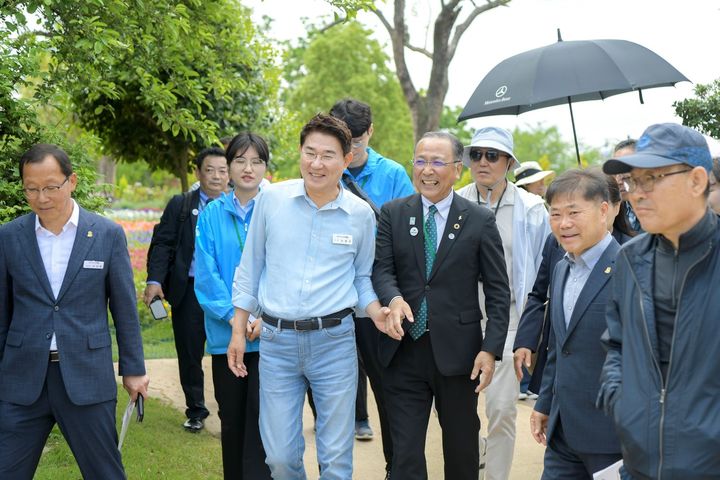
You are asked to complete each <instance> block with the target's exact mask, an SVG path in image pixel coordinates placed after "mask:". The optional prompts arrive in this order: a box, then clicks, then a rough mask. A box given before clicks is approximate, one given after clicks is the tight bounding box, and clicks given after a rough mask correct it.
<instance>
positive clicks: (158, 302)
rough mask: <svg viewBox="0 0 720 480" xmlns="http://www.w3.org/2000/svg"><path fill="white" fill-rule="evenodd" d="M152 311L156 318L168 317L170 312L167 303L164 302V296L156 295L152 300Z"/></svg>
mask: <svg viewBox="0 0 720 480" xmlns="http://www.w3.org/2000/svg"><path fill="white" fill-rule="evenodd" d="M150 313H152V316H153V318H154V319H155V320H160V319H163V318H167V316H168V313H167V310H165V305H164V304H163V301H162V298H160V297H159V296H157V295H155V297H154V298H153V299H152V301H151V302H150Z"/></svg>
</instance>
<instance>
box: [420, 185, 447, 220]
mask: <svg viewBox="0 0 720 480" xmlns="http://www.w3.org/2000/svg"><path fill="white" fill-rule="evenodd" d="M420 199H421V201H422V204H423V207H424V208H425V209H428V208H430V205H435V208H437V210H438V213H439V214H440V216H441V217H442V218H447V217H448V215H449V214H450V205H452V201H453V190H452V189H450V193H448V195H447V197H445V198H443V199H442V200H440V201H439V202H437V203H432V202H431V201H430V200H428V199H427V198H425V197H424V196H422V195H420ZM423 216H424V215H423Z"/></svg>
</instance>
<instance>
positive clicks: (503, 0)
mask: <svg viewBox="0 0 720 480" xmlns="http://www.w3.org/2000/svg"><path fill="white" fill-rule="evenodd" d="M405 3H406V2H405V0H394V1H393V2H392V4H393V6H394V10H393V22H392V23H391V22H390V21H389V20H388V19H387V18H386V17H385V15H384V14H383V13H382V11H380V10H379V9H377V8H376V9H374V10H373V12H374V13H375V15H377V17H378V18H379V19H380V22H382V24H383V26H384V27H385V29H386V30H387V31H388V33H389V34H390V40H391V41H392V47H393V57H394V59H395V70H396V73H397V76H398V79H399V81H400V85H401V87H402V91H403V94H404V96H405V100H406V101H407V104H408V107H409V108H410V112H411V113H412V120H413V128H414V131H415V139H416V140H417V139H419V138H420V136H422V134H423V133H425V132H427V131H430V130H437V128H438V125H439V122H440V117H441V114H442V109H443V102H444V101H445V95H446V94H447V91H448V86H449V80H448V68H449V66H450V62H451V61H452V59H453V57H454V56H455V51H456V49H457V46H458V44H459V43H460V39H461V38H462V36H463V34H464V33H465V32H466V31H467V29H468V27H469V26H470V25H471V24H472V23H473V22H474V21H475V19H476V18H477V17H478V16H479V15H480V14H482V13H485V12H487V11H489V10H492V9H494V8H496V7H499V6H502V5H507V4H508V3H510V0H486V1H485V2H484V3H482V4H481V5H476V3H475V1H473V0H469V1H463V0H445V1H442V2H440V4H441V9H440V13H439V14H438V16H437V17H436V18H435V23H434V28H433V50H432V51H429V50H428V49H426V48H423V47H418V46H416V45H413V44H412V43H410V34H409V32H408V27H407V23H406V21H405ZM466 6H469V8H468V9H465V7H466ZM464 9H465V11H466V12H467V15H465V16H462V19H461V13H463V10H464ZM458 22H459V23H458ZM406 50H410V51H413V52H417V53H420V54H422V55H424V56H426V57H427V58H428V59H430V60H431V61H432V66H431V68H430V81H429V83H428V87H427V89H426V90H425V91H424V92H423V91H419V90H418V89H417V88H416V87H415V84H414V83H413V81H412V78H411V76H410V71H409V70H408V68H407V63H406V61H405V53H406Z"/></svg>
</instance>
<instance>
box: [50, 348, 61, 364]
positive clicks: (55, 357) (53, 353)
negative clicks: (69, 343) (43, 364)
mask: <svg viewBox="0 0 720 480" xmlns="http://www.w3.org/2000/svg"><path fill="white" fill-rule="evenodd" d="M50 361H51V362H59V361H60V354H59V353H58V351H57V350H50Z"/></svg>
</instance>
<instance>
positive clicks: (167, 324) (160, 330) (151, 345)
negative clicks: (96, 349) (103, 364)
mask: <svg viewBox="0 0 720 480" xmlns="http://www.w3.org/2000/svg"><path fill="white" fill-rule="evenodd" d="M110 333H111V334H112V337H113V340H112V348H113V361H115V362H117V359H118V355H117V343H116V341H115V329H114V328H112V323H111V324H110ZM173 338H174V337H173V331H172V322H171V321H170V320H169V319H167V320H154V321H152V322H151V323H150V324H147V325H142V339H143V349H144V351H145V359H146V360H149V359H151V358H177V352H175V340H174V339H173Z"/></svg>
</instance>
